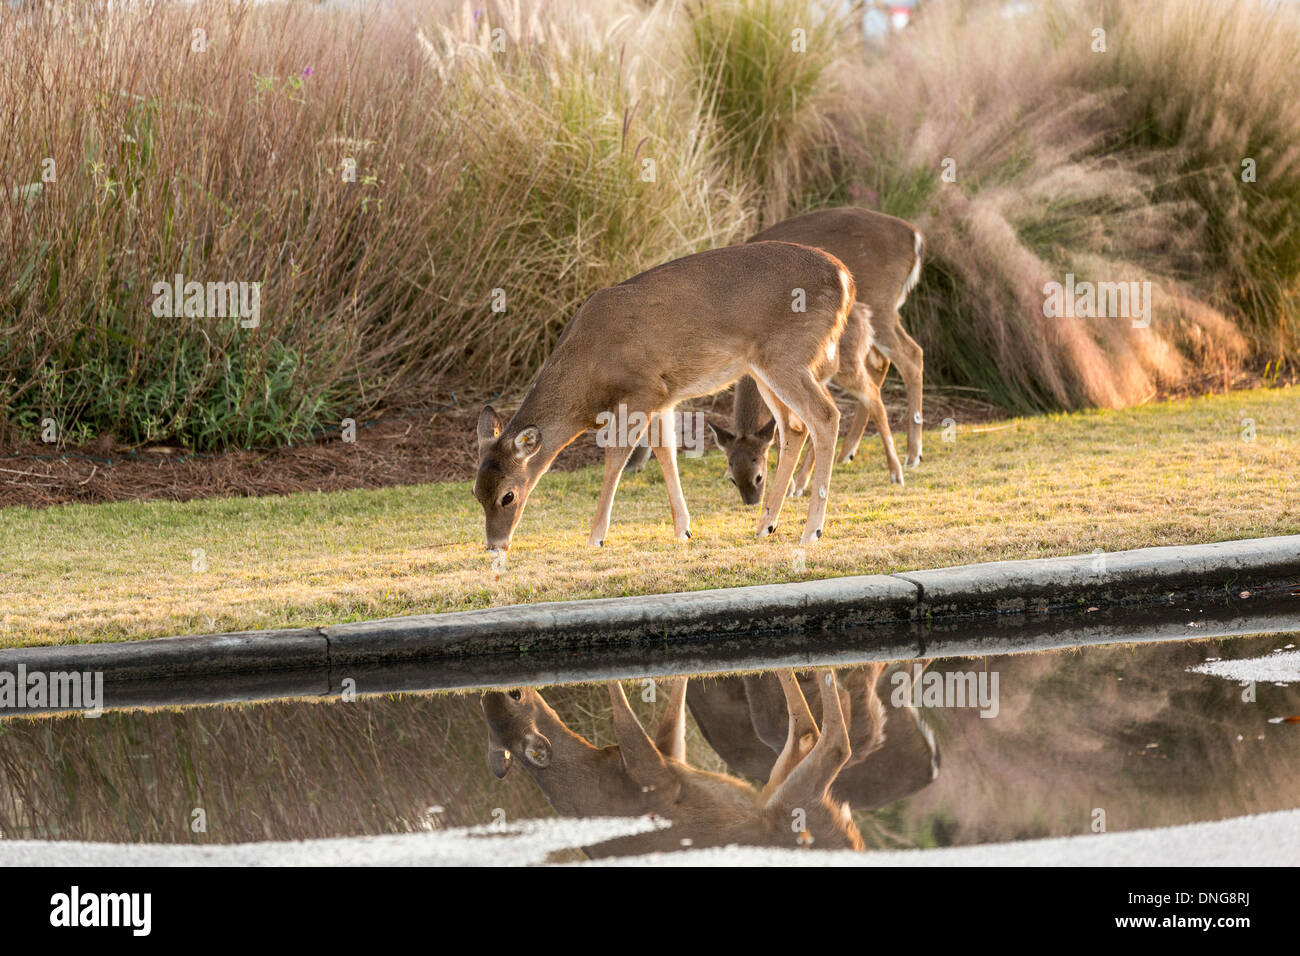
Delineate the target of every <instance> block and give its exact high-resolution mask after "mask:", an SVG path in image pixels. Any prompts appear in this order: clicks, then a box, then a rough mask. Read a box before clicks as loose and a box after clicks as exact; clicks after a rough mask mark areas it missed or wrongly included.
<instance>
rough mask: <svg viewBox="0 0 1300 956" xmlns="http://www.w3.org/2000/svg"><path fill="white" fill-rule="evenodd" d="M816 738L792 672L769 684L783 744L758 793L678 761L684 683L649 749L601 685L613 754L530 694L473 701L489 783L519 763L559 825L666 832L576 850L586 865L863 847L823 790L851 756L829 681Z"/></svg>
mask: <svg viewBox="0 0 1300 956" xmlns="http://www.w3.org/2000/svg"><path fill="white" fill-rule="evenodd" d="M815 679H816V683H817V687H818V692H819V697H820V699H821V710H822V719H821V727H820V729H819V728H818V724H817V722H816V721H815V720H814V718H813V715H812V711H811V709H810V708H809V706H808V702H807V699H806V698H805V696H804V693H803V690H802V689H801V688H800V685H799V681H798V680H797V679H796V678H795V676H794V673H793V672H792V671H788V670H787V671H781V672H778V674H777V680H778V681H779V684H780V687H781V691H782V694H783V698H784V709H785V717H786V734H785V743H784V745H783V747H782V749H781V752H780V753H779V754H778V755H777V759H776V761H775V762H774V764H773V766H772V768H771V772H770V774H769V776H768V778H767V783H766V785H765V786H764V787H763V788H762V789H761V790H760V789H759V788H757V787H756V786H754V785H753V784H751V783H748V782H747V781H745V780H742V779H740V778H738V777H734V776H729V775H727V774H718V773H710V772H708V771H704V770H699V769H696V768H694V767H691V766H690V765H689V764H687V762H686V687H687V679H686V678H676V679H674V680H672V681H670V682H669V683H670V691H669V703H668V708H667V711H666V713H665V715H664V717H663V719H662V721H661V722H660V725H659V727H658V730H657V731H656V733H655V737H654V739H653V740H652V739H651V738H650V737H649V736H648V735H647V734H646V732H645V730H644V729H643V728H642V726H641V723H640V721H639V720H637V717H636V715H635V714H634V713H633V712H632V709H631V707H630V706H629V704H628V701H627V697H626V695H625V694H624V693H623V687H622V685H621V684H619V683H617V682H611V683H609V684H608V685H607V687H608V689H609V696H610V704H611V706H612V708H613V716H614V733H615V738H616V740H617V741H618V743H617V744H615V745H612V746H609V747H604V748H599V747H595V746H592V744H590V743H589V742H588V741H587V740H585V739H584V738H582V737H581V736H579V735H578V734H575V733H573V732H572V731H571V730H570V729H569V728H568V727H567V726H566V725H565V724H564V722H563V721H562V720H561V719H560V718H559V716H558V715H557V714H556V713H555V711H554V710H552V709H551V707H550V705H548V704H547V703H546V701H545V700H543V699H542V696H541V695H540V694H539V693H538V692H537V691H536V690H533V689H531V688H521V689H518V690H512V691H509V692H508V693H501V692H492V693H488V694H484V695H483V698H482V705H483V713H484V716H485V717H486V718H487V723H488V734H489V763H490V764H491V767H492V771H493V773H495V774H496V776H497V777H498V778H500V777H504V776H505V775H506V773H507V772H509V770H510V768H511V767H512V766H513V765H514V764H515V763H519V764H520V765H522V766H523V767H524V769H525V770H526V771H527V772H528V773H529V774H530V775H531V776H532V778H533V779H534V780H535V781H536V782H537V785H538V786H539V787H540V788H541V790H542V792H543V793H544V794H545V795H546V798H547V799H548V800H549V801H550V803H551V806H552V807H554V808H555V811H556V812H557V813H558V814H560V815H561V816H569V817H595V816H642V815H646V814H650V815H652V816H655V817H658V818H662V819H664V820H667V821H669V822H670V823H671V826H670V827H668V828H666V829H662V830H657V831H653V832H650V833H644V834H638V835H636V836H630V837H623V838H620V839H617V840H611V841H608V842H606V843H602V844H599V845H597V846H593V847H586V848H585V849H586V851H587V853H588V855H590V856H593V857H601V856H618V855H627V854H634V853H647V852H654V851H669V850H678V849H682V848H683V847H687V846H691V847H705V846H728V845H741V846H774V847H797V846H810V845H816V846H817V847H818V848H819V849H824V848H831V849H836V848H838V849H854V850H860V849H862V848H863V841H862V837H861V835H860V834H859V833H858V830H857V827H856V826H855V825H854V823H853V819H852V817H851V815H850V813H849V807H848V805H847V804H846V803H843V802H841V801H837V800H835V799H834V798H833V797H832V796H831V784H832V782H833V781H834V780H835V778H836V776H837V775H838V774H839V772H840V770H841V769H842V768H843V767H844V766H845V765H846V764H847V763H848V762H849V761H850V759H851V757H852V752H851V745H850V735H849V726H848V722H847V720H846V719H845V714H844V708H843V705H842V701H841V696H840V690H839V686H838V683H837V681H836V678H835V674H834V672H833V671H831V670H827V669H822V670H817V671H816V672H815Z"/></svg>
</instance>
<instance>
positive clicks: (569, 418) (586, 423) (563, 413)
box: [504, 362, 596, 473]
mask: <svg viewBox="0 0 1300 956" xmlns="http://www.w3.org/2000/svg"><path fill="white" fill-rule="evenodd" d="M564 377H565V376H564V373H563V372H562V371H560V370H558V366H555V365H552V364H550V363H549V362H548V363H547V365H546V366H545V367H543V369H542V370H541V372H539V373H538V375H537V379H536V380H535V381H534V382H533V384H532V387H531V388H529V389H528V394H526V395H525V396H524V400H523V402H522V403H521V404H520V406H519V410H518V411H516V412H515V414H514V415H513V416H512V417H511V419H510V421H509V422H508V423H507V425H506V428H505V432H504V437H505V438H506V439H508V440H509V439H513V438H514V436H515V435H516V434H518V433H519V432H521V431H523V430H524V429H525V428H528V427H530V426H536V427H537V429H538V430H539V431H540V432H541V433H542V442H541V452H540V453H539V460H538V464H539V465H540V471H539V473H540V472H544V471H546V470H547V469H548V468H550V466H551V463H552V462H553V461H555V457H556V456H557V455H558V454H559V453H560V452H561V451H563V450H564V448H565V447H566V446H567V445H569V444H570V443H571V442H572V441H573V440H574V439H575V438H577V437H578V436H579V435H581V434H582V433H583V432H584V431H586V430H587V429H588V428H590V427H591V425H592V423H593V422H594V421H595V417H596V413H595V412H594V411H591V410H590V409H587V408H584V407H579V405H578V403H577V401H576V398H577V397H580V396H581V395H582V393H583V392H585V391H586V390H585V389H583V388H581V387H575V386H574V385H573V384H572V383H566V382H565V381H564Z"/></svg>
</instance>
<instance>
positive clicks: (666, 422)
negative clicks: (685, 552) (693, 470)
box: [652, 408, 691, 541]
mask: <svg viewBox="0 0 1300 956" xmlns="http://www.w3.org/2000/svg"><path fill="white" fill-rule="evenodd" d="M657 421H658V422H659V440H658V442H657V443H656V444H655V445H653V446H652V447H653V448H654V454H655V458H657V459H658V460H659V470H660V471H662V472H663V473H664V484H665V485H667V486H668V507H669V509H671V511H672V513H673V533H674V534H676V535H677V538H678V540H679V541H685V540H687V539H688V538H690V536H691V514H690V512H689V511H688V510H687V509H686V496H685V495H683V494H682V483H681V478H680V477H679V475H678V474H677V413H676V410H675V409H672V408H670V409H668V410H666V411H664V412H661V413H660V414H659V416H658V419H657Z"/></svg>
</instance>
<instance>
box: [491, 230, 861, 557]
mask: <svg viewBox="0 0 1300 956" xmlns="http://www.w3.org/2000/svg"><path fill="white" fill-rule="evenodd" d="M855 295H856V291H855V288H854V285H853V277H852V276H851V275H850V274H849V270H848V269H846V268H845V266H844V264H843V263H841V262H840V261H839V260H838V259H836V258H834V257H833V256H831V255H828V254H826V253H824V252H821V251H819V250H817V249H812V248H810V247H807V246H801V245H795V244H793V243H787V242H756V243H752V244H748V245H743V246H729V247H727V248H723V249H713V250H711V251H709V252H701V253H697V254H696V255H693V256H686V257H685V258H683V259H676V260H674V261H672V262H669V263H666V264H665V265H661V266H658V267H656V268H654V269H651V270H649V271H648V272H643V273H641V274H640V275H638V276H634V277H633V278H631V279H628V280H627V281H626V282H622V283H620V284H619V285H616V286H613V287H612V288H609V289H604V290H602V291H600V292H597V293H595V294H594V295H592V296H591V298H589V299H588V300H587V301H586V302H585V303H583V305H582V307H581V308H580V309H579V310H578V313H577V315H575V316H574V318H573V320H572V321H571V322H570V323H569V324H568V326H567V327H566V328H565V330H564V332H563V334H561V336H560V339H559V341H558V342H556V345H555V350H554V351H553V352H552V353H551V355H550V357H549V358H548V359H547V360H546V363H545V364H544V365H543V366H542V369H541V371H540V372H538V373H537V378H536V379H535V380H534V381H533V384H532V386H531V387H530V388H529V390H528V393H527V394H526V395H525V396H524V400H523V403H522V404H521V405H520V406H519V409H518V411H516V412H515V414H514V415H513V416H512V417H511V418H510V420H509V421H506V420H504V419H502V417H501V416H500V415H498V414H497V413H496V411H495V410H494V409H493V408H492V407H491V406H488V407H486V408H484V409H483V411H482V413H481V414H480V415H479V422H478V440H479V468H478V475H477V477H476V479H475V481H474V497H475V498H477V499H478V501H479V503H480V504H481V505H482V506H483V512H484V516H485V519H486V535H487V546H488V549H489V550H504V549H507V548H509V547H510V542H511V539H512V536H513V535H514V530H515V528H516V526H517V525H518V523H519V518H520V516H521V515H522V514H523V511H524V505H525V503H526V502H527V501H528V496H529V494H530V493H531V492H532V490H533V488H534V486H535V485H536V484H537V481H538V480H539V479H540V478H541V476H542V475H543V474H545V473H546V471H547V469H548V468H550V466H551V463H552V462H553V461H554V460H555V456H556V455H558V454H559V453H560V450H561V449H563V448H564V447H565V446H566V445H568V444H569V443H570V442H572V441H573V440H574V439H575V438H577V437H578V436H579V435H581V434H582V433H583V432H584V431H586V430H587V429H589V428H595V427H597V425H599V424H600V421H601V418H602V417H603V416H604V415H618V416H620V417H625V418H626V419H633V416H634V415H635V416H637V419H636V420H639V421H643V422H644V423H645V424H644V426H643V427H640V429H639V433H638V434H636V435H629V436H627V439H628V440H627V441H620V442H616V443H610V444H607V445H606V448H605V481H604V485H603V487H602V488H601V492H600V500H599V503H598V504H597V507H596V517H595V519H594V520H593V522H592V526H591V534H590V535H589V537H588V539H587V543H588V544H589V545H593V546H600V545H603V544H604V542H605V535H606V533H607V532H608V530H609V520H610V512H611V509H612V508H613V504H614V493H615V491H616V490H617V488H618V479H619V476H620V474H621V473H622V470H623V466H624V465H625V464H626V463H627V460H628V456H629V455H630V454H631V452H632V449H633V447H634V446H635V445H637V444H638V443H639V442H640V441H641V439H642V438H643V437H645V435H646V434H647V433H648V432H650V431H651V428H652V426H653V425H654V423H656V422H657V423H658V429H657V430H658V436H657V438H656V442H655V445H654V453H655V456H656V457H657V458H658V459H659V464H660V467H661V468H662V469H663V473H664V479H665V481H666V483H667V485H668V500H669V505H670V507H671V508H672V514H673V529H674V531H675V533H676V535H677V537H678V538H682V539H685V538H689V537H690V536H691V530H690V514H689V513H688V511H687V508H686V501H685V499H684V498H683V497H682V492H681V484H680V481H679V479H678V476H677V439H676V433H675V428H674V426H673V410H674V408H675V407H676V406H677V405H678V404H679V403H680V402H683V401H685V400H687V399H691V398H696V397H699V396H703V395H709V394H712V393H714V392H717V391H721V390H722V389H724V388H726V387H727V386H728V385H730V384H731V383H732V382H734V381H736V380H737V379H739V378H740V377H741V376H742V375H749V376H751V377H752V378H753V379H754V381H755V387H756V388H757V389H758V391H759V392H760V394H761V395H762V397H763V400H764V401H765V402H766V403H767V406H768V408H769V410H770V411H771V412H772V414H773V416H774V417H775V419H776V423H777V424H776V428H777V431H778V433H779V435H780V438H781V444H780V450H779V453H778V461H777V472H778V476H779V477H780V476H781V475H784V477H783V481H785V482H788V481H789V480H790V477H791V476H792V475H793V473H794V468H795V464H796V463H797V460H798V457H799V452H800V451H801V450H802V448H803V444H804V441H805V439H806V438H807V437H809V435H811V438H812V443H813V447H814V448H817V449H819V451H820V454H819V455H818V456H817V464H816V475H815V485H816V488H817V494H816V495H815V496H814V497H813V498H812V501H811V503H810V506H809V509H808V520H807V524H806V525H805V527H804V533H803V543H804V544H810V543H812V542H813V541H815V540H816V539H817V538H820V537H821V535H822V525H823V522H824V520H825V515H826V501H827V495H828V494H829V491H830V478H831V464H832V458H833V456H834V449H835V439H836V436H837V434H838V429H839V411H838V409H837V408H836V406H835V402H834V401H833V400H832V399H831V396H830V393H829V392H827V391H826V388H825V386H824V385H823V384H822V383H823V381H824V380H825V379H826V377H827V375H828V374H829V368H830V367H832V365H833V363H834V362H835V361H836V350H837V349H838V346H839V340H840V336H841V334H842V333H843V331H844V327H845V324H846V322H847V321H848V316H849V310H850V309H851V308H852V305H853V301H854V296H855ZM784 489H785V485H784V484H782V485H780V486H779V491H778V493H776V494H770V495H768V498H767V502H766V504H765V506H764V508H763V510H762V513H761V514H760V516H759V523H758V536H759V537H763V536H765V535H768V534H771V533H773V532H774V531H775V530H776V525H777V521H778V519H779V517H780V512H781V504H782V493H783V492H784Z"/></svg>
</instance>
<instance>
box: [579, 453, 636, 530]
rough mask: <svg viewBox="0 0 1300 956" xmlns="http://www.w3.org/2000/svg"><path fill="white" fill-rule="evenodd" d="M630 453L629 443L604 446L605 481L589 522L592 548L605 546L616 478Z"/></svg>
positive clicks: (615, 488) (612, 508) (616, 489)
mask: <svg viewBox="0 0 1300 956" xmlns="http://www.w3.org/2000/svg"><path fill="white" fill-rule="evenodd" d="M631 454H632V447H631V446H630V445H607V446H606V447H605V483H604V484H603V485H602V486H601V488H600V500H599V501H598V502H597V503H596V517H595V520H593V521H592V523H591V534H590V535H588V536H587V544H588V546H589V547H593V548H603V547H604V546H605V535H606V534H608V533H609V517H610V514H611V513H612V512H613V510H614V493H615V492H616V491H618V479H619V477H620V476H621V475H622V474H623V466H624V465H626V464H627V459H628V457H629V456H630V455H631Z"/></svg>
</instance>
